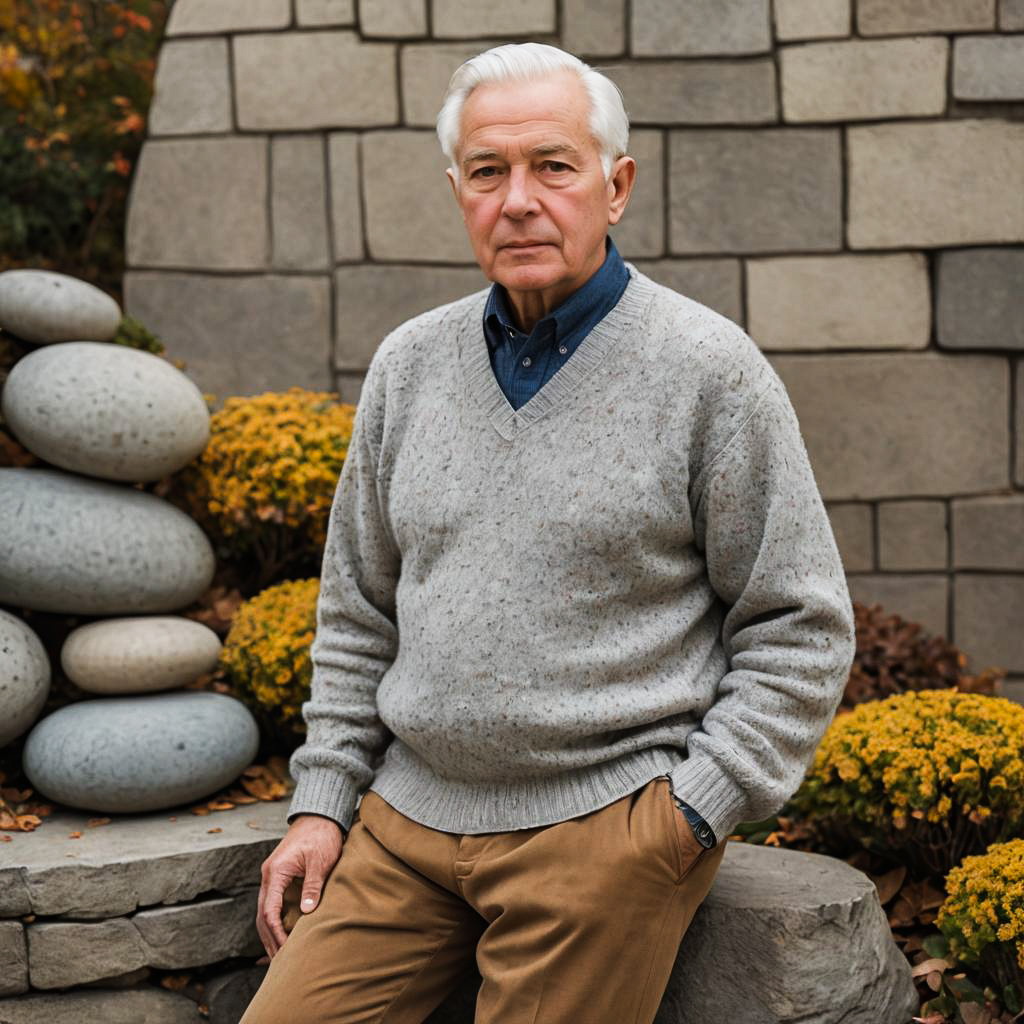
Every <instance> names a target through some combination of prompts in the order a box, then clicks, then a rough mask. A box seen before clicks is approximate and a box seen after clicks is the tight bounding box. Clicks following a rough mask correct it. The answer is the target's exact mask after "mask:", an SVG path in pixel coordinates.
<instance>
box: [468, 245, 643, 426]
mask: <svg viewBox="0 0 1024 1024" xmlns="http://www.w3.org/2000/svg"><path fill="white" fill-rule="evenodd" d="M626 269H627V270H629V284H628V285H626V290H625V291H624V292H623V293H622V297H621V298H620V299H619V301H618V302H617V303H616V304H615V306H614V307H613V308H612V309H611V311H610V312H609V313H608V314H607V315H606V316H605V317H604V319H603V320H601V321H600V322H599V323H597V324H596V325H595V326H594V327H593V328H592V329H591V331H590V333H589V334H588V335H587V336H586V337H585V338H584V339H583V340H582V341H581V342H580V343H579V345H578V346H577V348H576V351H575V352H573V354H572V355H571V356H570V357H569V359H567V360H566V361H565V362H564V363H563V364H562V365H561V366H560V367H559V368H558V370H556V371H555V373H554V375H553V376H552V377H551V379H550V380H548V381H547V383H546V384H545V385H544V386H543V387H542V388H541V389H540V390H539V391H538V392H537V393H536V394H535V395H534V396H533V397H532V398H531V399H530V400H529V401H528V402H527V403H526V404H525V405H521V406H520V407H519V408H518V409H514V408H513V407H512V406H511V404H510V403H509V400H508V399H507V398H506V397H505V393H504V392H503V391H502V390H501V386H500V385H499V384H498V381H497V378H496V377H495V376H494V369H493V367H492V366H491V358H490V354H489V353H488V350H487V339H486V338H485V337H484V331H483V310H484V307H485V305H486V302H487V295H488V293H487V292H486V291H484V292H481V293H480V295H479V297H478V298H477V300H476V302H474V303H473V304H472V306H471V307H470V308H469V309H468V310H467V311H466V318H465V319H464V320H463V322H462V326H461V329H460V331H459V334H458V340H457V358H458V361H459V363H460V365H461V366H462V371H463V375H464V378H465V381H466V385H467V387H468V388H469V390H470V392H472V394H473V395H474V397H475V398H476V400H477V401H478V402H479V403H480V405H481V407H482V408H483V410H484V413H485V415H486V416H487V418H488V420H490V422H491V425H492V426H493V427H494V429H495V430H496V431H497V432H498V433H499V434H500V435H501V436H502V437H503V438H504V439H505V440H506V441H512V440H514V439H515V438H516V437H518V436H519V435H520V434H521V433H522V432H523V431H524V430H526V429H527V428H528V427H529V426H530V425H531V424H533V423H536V422H537V420H539V419H541V418H542V417H543V416H545V415H546V414H547V413H548V412H550V411H551V410H552V409H554V408H555V407H556V406H557V405H559V404H560V403H561V402H563V401H564V400H566V399H567V398H568V397H569V395H570V394H571V393H572V392H573V391H574V390H575V389H576V387H577V386H578V385H579V384H580V383H581V382H582V381H583V380H584V379H585V378H586V377H588V376H589V375H590V373H591V372H592V371H593V370H594V369H595V368H596V367H597V365H598V364H599V363H600V362H601V361H602V360H603V359H604V357H605V355H606V354H607V353H608V352H609V351H610V349H612V348H613V347H614V345H615V342H616V341H617V340H618V339H619V338H620V337H621V336H622V334H623V333H624V332H625V331H626V330H627V329H628V328H630V327H631V326H632V325H633V324H635V323H636V321H637V320H638V319H639V318H640V316H641V315H642V314H643V313H644V311H645V310H646V309H647V307H648V306H649V305H650V303H651V300H652V299H653V297H654V290H653V288H652V286H651V284H650V283H649V282H648V280H647V279H646V278H645V277H644V276H643V275H642V274H640V272H639V271H638V270H637V269H636V267H634V266H633V265H632V264H631V263H626Z"/></svg>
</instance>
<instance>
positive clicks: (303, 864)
mask: <svg viewBox="0 0 1024 1024" xmlns="http://www.w3.org/2000/svg"><path fill="white" fill-rule="evenodd" d="M343 843H344V834H343V832H342V829H341V826H340V825H338V823H337V822H335V821H332V820H331V819H330V818H324V817H321V816H320V815H318V814H300V815H299V816H298V817H297V818H296V819H295V821H293V822H292V824H291V827H290V828H289V829H288V832H287V834H286V835H285V837H284V838H283V839H282V840H281V842H280V843H278V844H277V846H276V847H275V849H274V852H273V853H272V854H271V855H270V856H269V857H268V858H267V859H266V860H265V861H264V862H263V865H262V868H261V874H262V883H261V884H260V897H259V907H258V909H257V912H256V930H257V931H258V932H259V935H260V940H261V941H262V943H263V946H264V948H265V949H266V951H267V956H268V957H269V958H270V959H273V957H274V956H275V955H276V953H277V951H278V950H279V949H280V948H281V947H282V946H283V945H284V943H285V939H287V938H288V935H287V932H286V930H285V927H284V924H283V922H282V921H281V905H282V902H283V899H284V892H285V889H287V888H288V885H289V883H290V882H291V881H292V879H293V878H300V877H301V878H302V879H303V884H302V896H301V899H300V902H299V907H300V909H301V910H302V912H303V913H309V911H311V910H315V909H316V907H317V905H318V904H319V902H320V891H321V889H322V888H323V884H324V881H325V880H326V879H327V876H328V875H329V874H330V873H331V869H332V868H333V867H334V865H335V864H336V863H337V861H338V858H339V857H340V856H341V848H342V845H343Z"/></svg>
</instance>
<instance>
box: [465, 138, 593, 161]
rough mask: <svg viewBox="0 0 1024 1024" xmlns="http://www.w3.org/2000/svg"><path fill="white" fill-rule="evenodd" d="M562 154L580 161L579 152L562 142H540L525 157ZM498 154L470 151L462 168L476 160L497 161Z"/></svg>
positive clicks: (476, 150)
mask: <svg viewBox="0 0 1024 1024" xmlns="http://www.w3.org/2000/svg"><path fill="white" fill-rule="evenodd" d="M559 154H564V155H565V156H569V157H572V158H573V159H575V160H580V159H581V157H580V152H579V150H578V149H576V148H575V147H574V146H570V145H568V144H567V143H564V142H542V143H540V144H539V145H537V146H534V147H533V148H532V149H531V150H529V151H528V153H527V156H556V155H559ZM497 159H500V154H499V153H498V151H497V150H495V149H471V150H470V151H469V152H468V153H467V154H466V155H465V156H464V157H463V158H462V166H463V167H468V166H469V165H470V164H472V163H476V161H478V160H497Z"/></svg>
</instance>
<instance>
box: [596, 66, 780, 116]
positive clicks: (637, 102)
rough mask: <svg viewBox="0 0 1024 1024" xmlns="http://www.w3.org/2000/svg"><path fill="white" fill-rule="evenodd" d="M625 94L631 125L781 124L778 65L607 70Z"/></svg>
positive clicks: (606, 68)
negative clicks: (776, 83)
mask: <svg viewBox="0 0 1024 1024" xmlns="http://www.w3.org/2000/svg"><path fill="white" fill-rule="evenodd" d="M601 70H602V71H603V72H604V73H605V74H607V75H608V77H609V78H611V79H612V81H614V82H615V84H616V85H617V86H618V87H619V89H620V90H621V91H622V95H623V97H624V99H625V103H626V110H627V111H629V120H630V123H631V124H737V123H747V124H768V123H771V122H773V121H777V120H778V116H779V115H778V106H777V104H776V100H775V93H776V90H775V64H774V62H773V61H771V60H769V59H764V60H757V59H755V60H749V61H708V60H695V61H643V62H634V63H629V64H610V65H608V66H607V67H602V69H601Z"/></svg>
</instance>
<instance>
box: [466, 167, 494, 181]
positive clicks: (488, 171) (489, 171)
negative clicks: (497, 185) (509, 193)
mask: <svg viewBox="0 0 1024 1024" xmlns="http://www.w3.org/2000/svg"><path fill="white" fill-rule="evenodd" d="M497 173H498V168H497V167H490V166H487V167H478V168H477V169H476V170H475V171H473V172H472V173H471V174H470V177H471V178H493V177H494V176H495V175H496V174H497Z"/></svg>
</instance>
